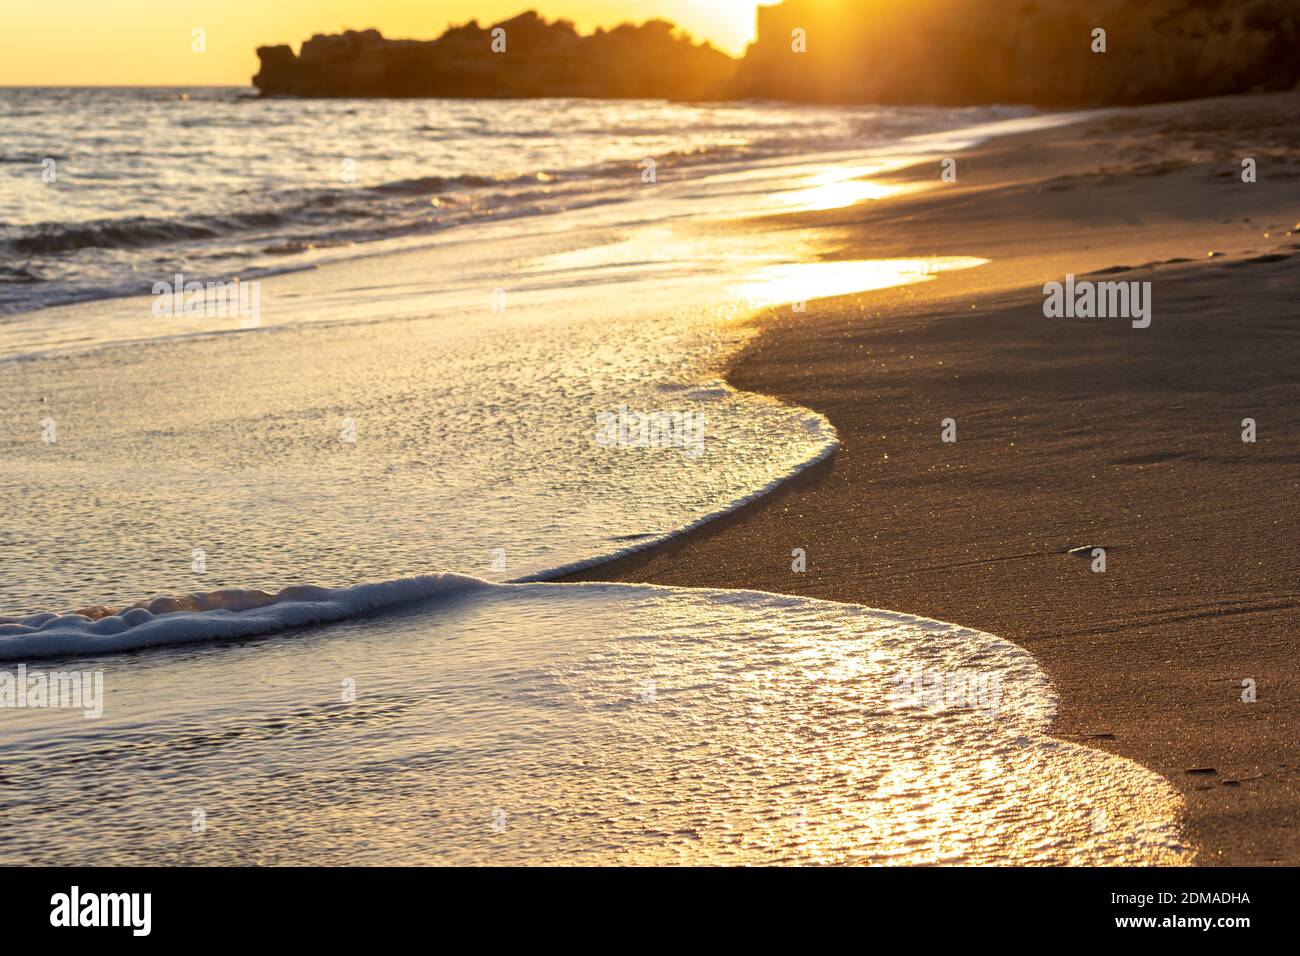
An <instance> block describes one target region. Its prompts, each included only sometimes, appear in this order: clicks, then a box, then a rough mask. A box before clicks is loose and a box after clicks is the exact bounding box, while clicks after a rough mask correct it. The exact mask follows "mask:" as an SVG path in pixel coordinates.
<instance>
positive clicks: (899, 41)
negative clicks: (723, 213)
mask: <svg viewBox="0 0 1300 956" xmlns="http://www.w3.org/2000/svg"><path fill="white" fill-rule="evenodd" d="M1098 29H1101V30H1105V52H1104V53H1103V52H1094V49H1093V47H1094V45H1095V44H1096V42H1097V41H1096V38H1095V37H1094V31H1095V30H1098ZM796 31H803V33H802V40H803V46H804V49H805V51H806V52H796V50H797V49H798V47H799V45H800V34H798V33H797V32H796ZM1298 79H1300V0H785V2H784V3H782V4H780V5H778V6H773V7H760V8H759V10H758V40H757V41H756V42H755V43H754V44H753V45H751V47H750V49H749V51H748V52H747V54H746V56H745V58H744V60H743V62H742V63H741V66H740V72H739V75H738V76H737V79H736V81H735V83H734V84H733V86H732V87H731V89H730V93H731V95H733V96H736V97H742V98H743V97H766V98H775V99H783V100H803V101H813V102H828V103H934V104H946V105H962V104H977V103H1032V104H1035V105H1040V106H1101V105H1109V104H1128V103H1145V102H1155V101H1160V100H1177V99H1192V98H1195V97H1201V96H1215V95H1220V94H1227V93H1244V92H1250V91H1255V90H1278V89H1291V88H1292V87H1294V86H1295V85H1296V82H1297V80H1298Z"/></svg>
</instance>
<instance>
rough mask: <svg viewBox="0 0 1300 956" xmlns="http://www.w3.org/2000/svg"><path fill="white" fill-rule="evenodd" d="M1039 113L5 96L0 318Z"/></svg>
mask: <svg viewBox="0 0 1300 956" xmlns="http://www.w3.org/2000/svg"><path fill="white" fill-rule="evenodd" d="M1025 113H1026V111H1024V110H1011V109H953V110H932V109H889V110H880V109H869V108H844V109H827V108H816V107H798V106H780V105H774V104H723V105H687V104H672V103H666V102H662V101H628V102H603V101H595V100H549V101H545V104H544V105H540V106H539V103H538V101H529V100H522V101H521V100H490V101H483V100H391V101H374V100H305V101H303V100H280V99H260V98H258V97H256V96H255V95H254V94H253V93H252V92H251V91H250V90H248V89H239V88H208V89H158V88H149V89H132V88H99V89H85V88H79V89H39V88H33V89H24V88H18V89H0V115H3V116H4V118H5V123H4V127H3V129H2V130H0V315H4V314H5V313H8V312H16V311H24V310H28V309H32V308H37V307H40V306H44V305H51V304H58V303H64V302H73V301H78V300H85V299H96V298H102V297H104V296H108V295H122V294H131V293H135V294H141V293H144V292H148V291H149V290H150V288H151V285H152V282H153V281H155V276H156V275H159V274H161V275H169V274H170V273H172V272H176V271H182V272H185V273H187V274H189V275H191V276H192V277H193V278H195V279H200V280H204V281H207V280H225V279H228V278H231V277H233V276H235V275H242V276H245V277H247V276H252V275H261V274H266V273H268V272H272V271H280V270H284V269H292V268H301V267H303V266H304V265H306V264H309V263H312V262H317V261H320V260H321V259H322V258H328V257H330V256H331V255H337V254H339V253H340V252H342V253H344V254H347V253H349V252H351V251H355V250H354V247H355V246H356V245H357V244H358V243H366V242H374V241H376V240H381V239H391V238H395V237H410V236H421V235H428V234H430V233H433V232H438V231H441V230H445V229H449V228H452V227H454V226H456V225H460V224H463V223H466V222H475V221H481V220H484V219H501V218H509V217H516V216H534V215H539V214H545V213H546V212H551V211H555V210H559V209H574V208H581V207H583V206H588V205H598V204H603V203H606V202H610V201H617V198H618V193H619V191H620V190H621V188H622V184H623V183H625V182H626V181H627V176H628V173H629V171H630V172H631V173H632V174H634V175H637V176H639V175H640V169H639V164H640V163H641V162H643V161H644V160H646V159H654V160H656V163H657V174H658V175H659V176H661V177H662V178H665V179H673V178H680V177H684V176H688V175H690V174H691V173H690V171H691V170H693V169H695V168H696V167H697V166H701V165H703V166H709V165H712V164H716V163H718V162H723V161H727V160H742V161H746V162H751V161H754V160H759V159H763V158H768V157H777V156H789V155H797V154H800V153H808V152H815V151H819V150H829V149H836V148H843V147H849V146H853V147H856V146H860V145H863V144H879V143H883V142H888V141H890V140H896V139H897V138H899V137H901V136H905V135H909V134H913V133H920V132H932V131H934V130H937V129H945V128H946V129H954V128H958V127H963V126H969V125H971V124H973V123H977V122H983V121H986V120H989V119H996V118H1007V117H1014V116H1020V115H1024V114H1025Z"/></svg>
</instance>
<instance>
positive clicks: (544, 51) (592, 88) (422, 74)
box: [253, 12, 736, 99]
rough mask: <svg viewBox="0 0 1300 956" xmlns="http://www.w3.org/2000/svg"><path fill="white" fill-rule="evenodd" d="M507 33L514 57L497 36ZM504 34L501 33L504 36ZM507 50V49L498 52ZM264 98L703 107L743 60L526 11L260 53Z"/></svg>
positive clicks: (646, 28) (649, 33)
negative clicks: (574, 100) (640, 101)
mask: <svg viewBox="0 0 1300 956" xmlns="http://www.w3.org/2000/svg"><path fill="white" fill-rule="evenodd" d="M497 29H501V30H504V31H505V32H504V43H505V50H504V52H494V49H493V40H494V36H493V31H494V30H497ZM498 36H500V35H498ZM499 46H500V43H499V42H498V47H499ZM257 55H258V57H259V58H260V59H261V61H262V66H261V69H260V70H259V71H258V73H257V75H256V76H255V77H253V83H254V84H255V85H256V86H257V88H258V89H259V90H261V91H262V93H263V95H267V96H274V95H291V96H440V97H538V96H585V97H602V98H650V99H698V98H709V97H716V96H718V95H720V93H721V92H722V90H723V84H724V83H725V82H726V81H727V80H729V79H730V78H731V77H732V75H733V74H734V72H735V68H736V61H735V60H733V59H732V58H731V57H729V56H727V55H726V54H724V53H721V52H719V51H718V50H716V49H714V48H713V47H711V46H709V45H708V44H695V43H693V42H692V41H691V40H690V39H689V38H687V37H684V36H680V35H679V34H677V32H676V30H675V28H674V27H673V25H672V24H670V23H667V22H666V21H663V20H651V21H649V22H647V23H644V24H642V25H641V26H632V25H630V24H624V25H623V26H620V27H616V28H614V29H613V30H597V31H596V32H595V33H593V34H591V35H589V36H580V35H579V34H578V32H577V31H576V30H575V29H574V27H573V24H571V23H569V22H568V21H564V20H559V21H555V22H547V21H546V20H543V19H542V18H541V17H539V16H538V15H537V14H536V13H532V12H529V13H523V14H520V15H519V16H517V17H514V18H512V19H510V20H505V21H503V22H501V23H498V24H495V25H494V26H489V27H480V26H479V25H478V23H477V22H470V23H467V24H465V25H464V26H459V27H452V28H451V29H449V30H447V32H446V33H444V34H443V35H442V36H441V37H439V38H438V39H436V40H428V41H422V40H386V39H384V37H383V36H382V35H381V34H380V33H379V31H377V30H363V31H360V32H357V31H351V30H349V31H348V32H346V33H343V34H341V35H330V36H327V35H324V34H317V35H316V36H313V37H312V38H311V39H310V40H308V41H307V42H306V43H304V44H303V45H302V50H301V52H300V53H299V54H298V55H297V56H295V55H294V53H293V50H292V49H291V48H289V47H288V46H283V45H281V46H270V47H259V48H258V51H257Z"/></svg>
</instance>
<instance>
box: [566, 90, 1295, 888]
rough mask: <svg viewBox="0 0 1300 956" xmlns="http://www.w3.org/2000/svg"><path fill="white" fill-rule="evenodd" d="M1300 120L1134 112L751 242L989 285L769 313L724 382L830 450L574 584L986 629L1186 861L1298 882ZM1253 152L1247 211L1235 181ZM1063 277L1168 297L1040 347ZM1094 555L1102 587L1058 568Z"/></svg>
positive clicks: (776, 225)
mask: <svg viewBox="0 0 1300 956" xmlns="http://www.w3.org/2000/svg"><path fill="white" fill-rule="evenodd" d="M1298 105H1300V96H1296V95H1295V94H1276V95H1268V96H1255V97H1228V98H1223V99H1217V100H1204V101H1197V102H1195V103H1185V104H1172V105H1162V106H1154V107H1143V108H1137V109H1131V110H1126V111H1122V112H1119V113H1117V114H1115V115H1109V116H1104V117H1100V118H1096V119H1091V120H1084V121H1082V122H1080V123H1078V124H1076V125H1072V126H1067V127H1063V128H1058V129H1053V130H1045V131H1039V132H1031V133H1025V134H1016V135H1013V136H1008V137H1005V138H998V139H995V140H992V141H990V142H987V143H985V144H984V145H982V146H980V147H977V148H975V149H973V150H970V151H968V152H965V153H962V154H959V155H958V157H957V158H958V170H959V175H958V181H957V182H956V183H952V184H945V185H943V186H942V187H939V186H938V185H937V184H936V183H935V182H934V181H935V180H937V179H938V171H937V170H930V169H921V168H913V169H911V170H908V171H904V172H903V173H901V174H897V175H895V176H893V177H882V179H883V180H884V181H887V182H899V183H903V182H922V183H927V184H928V185H930V187H931V188H927V189H924V190H922V191H919V192H915V193H903V194H902V195H899V196H895V197H894V198H889V199H885V200H883V201H880V202H874V203H873V202H868V203H861V204H858V205H854V206H849V207H846V208H842V209H834V210H824V211H820V212H811V213H799V214H794V215H787V216H783V217H780V218H770V219H767V220H764V221H762V222H759V223H754V224H753V225H754V226H756V227H758V228H765V229H768V230H776V231H779V230H799V231H803V230H825V231H827V232H826V235H830V236H833V237H835V239H836V240H837V245H838V246H839V248H840V249H841V250H842V251H841V252H840V253H837V254H836V255H834V256H831V257H828V258H832V259H834V258H843V259H860V258H887V257H896V256H921V255H925V256H930V255H970V256H979V257H982V258H987V259H989V260H991V261H990V263H989V264H988V265H986V266H983V267H981V268H978V269H972V270H967V271H965V272H960V273H950V274H945V275H943V276H940V277H938V278H937V279H936V280H935V281H933V282H929V283H925V284H922V285H913V286H905V287H900V288H895V289H889V290H884V291H880V292H874V293H865V294H858V295H849V296H842V297H838V298H834V299H821V300H814V301H811V302H809V304H808V308H807V312H806V313H802V314H794V313H791V312H790V310H788V309H781V310H775V311H769V312H768V313H766V314H765V315H763V316H761V317H760V318H759V319H757V320H756V321H758V322H759V323H760V325H759V329H760V330H759V334H758V335H757V336H756V337H755V338H754V339H753V340H752V341H751V342H750V344H749V345H748V346H747V347H746V348H745V349H744V350H743V351H742V352H741V353H740V354H739V355H738V356H736V357H734V359H733V361H732V362H731V365H730V367H729V368H728V369H727V371H726V378H727V381H728V382H729V383H730V384H731V385H733V386H734V387H736V388H738V389H742V390H746V391H753V392H760V393H763V394H766V395H770V396H774V397H776V398H778V399H781V400H783V401H786V402H789V403H791V404H795V405H799V406H802V407H806V408H810V409H812V410H814V411H817V412H819V413H821V414H824V415H826V416H827V417H828V418H829V419H830V420H831V422H832V424H833V425H834V426H835V428H836V430H837V431H838V433H839V435H840V440H841V445H840V448H839V450H838V451H837V452H836V453H835V455H834V456H832V457H831V458H830V459H829V460H826V461H823V462H822V463H820V464H817V465H814V466H812V467H811V468H809V469H807V470H806V471H804V472H802V473H801V474H799V475H798V476H796V477H795V478H794V479H792V480H791V481H790V482H788V483H787V484H785V485H783V486H782V487H780V488H778V489H777V490H776V491H774V492H773V493H772V494H771V495H769V496H766V497H764V498H762V499H759V500H758V501H756V502H752V503H750V504H748V505H746V506H744V507H742V508H740V509H738V510H736V511H734V512H731V513H730V514H727V515H725V516H723V517H721V518H719V519H717V520H715V521H713V522H710V523H708V524H706V525H704V526H702V527H700V528H697V529H695V530H694V531H691V532H688V533H686V534H684V535H681V536H678V537H675V538H673V539H670V540H669V541H667V542H665V543H663V544H660V545H658V546H656V547H654V548H651V549H648V550H646V551H641V552H638V553H636V554H633V555H630V556H627V557H624V558H619V559H616V560H614V561H612V562H609V563H607V564H603V565H600V566H598V567H595V568H592V569H590V570H587V571H583V572H578V573H576V574H572V575H568V576H566V577H565V578H562V579H561V580H568V581H576V580H610V581H635V582H638V583H649V584H666V585H677V586H685V587H720V588H747V589H758V590H766V591H772V592H776V593H787V594H794V595H799V596H807V597H820V598H826V599H830V600H838V601H847V602H851V603H855V604H862V605H866V606H868V607H877V608H889V609H891V610H895V611H899V612H902V613H908V614H917V615H921V616H924V617H929V618H934V619H938V620H944V621H952V622H954V623H957V624H960V625H963V626H966V627H970V628H974V629H976V630H981V631H987V632H991V633H993V634H996V635H997V636H999V637H1002V638H1004V639H1007V640H1009V641H1012V642H1014V643H1016V644H1018V645H1020V646H1021V647H1024V648H1026V649H1027V650H1029V651H1030V652H1031V653H1032V654H1033V655H1034V657H1035V658H1036V659H1037V661H1038V662H1039V664H1040V666H1041V667H1042V668H1043V670H1044V671H1045V672H1046V673H1047V675H1048V677H1049V678H1050V680H1051V681H1052V684H1053V686H1054V688H1055V689H1056V692H1057V694H1058V697H1059V699H1060V707H1059V710H1058V713H1057V716H1056V720H1055V723H1054V725H1053V729H1052V733H1053V735H1054V736H1056V737H1058V738H1059V739H1062V740H1067V741H1071V742H1074V743H1084V744H1086V745H1088V746H1091V747H1094V748H1097V749H1102V750H1106V751H1109V752H1112V753H1116V754H1119V755H1121V756H1125V757H1128V758H1130V759H1133V760H1135V761H1137V762H1138V763H1140V764H1142V765H1143V766H1146V767H1148V768H1150V769H1152V770H1154V771H1156V772H1158V773H1160V774H1161V775H1163V776H1164V777H1165V778H1166V779H1167V780H1168V781H1169V782H1170V783H1171V784H1172V785H1173V786H1174V787H1175V788H1176V789H1178V790H1179V791H1180V792H1181V793H1182V795H1183V797H1184V799H1185V801H1186V811H1185V819H1184V821H1183V823H1184V829H1185V832H1186V835H1187V837H1188V839H1189V841H1190V842H1191V843H1192V845H1193V846H1194V848H1195V849H1196V850H1197V857H1196V862H1197V863H1199V864H1202V865H1215V864H1218V865H1267V864H1296V863H1297V862H1300V758H1298V756H1297V752H1296V750H1297V748H1296V744H1295V741H1296V740H1297V739H1300V704H1298V703H1297V702H1298V701H1300V662H1297V658H1296V654H1295V651H1296V639H1295V637H1294V633H1295V624H1296V622H1297V620H1300V594H1297V593H1296V590H1295V587H1294V582H1293V580H1292V578H1291V575H1292V573H1293V571H1294V569H1295V568H1296V567H1300V543H1298V541H1300V539H1298V538H1297V535H1296V534H1295V521H1294V518H1293V517H1292V516H1291V515H1288V514H1286V513H1285V512H1284V511H1283V510H1282V509H1281V508H1279V505H1280V504H1282V503H1283V502H1284V501H1286V500H1287V498H1288V497H1290V496H1291V495H1294V493H1295V490H1296V489H1297V487H1300V468H1297V467H1296V466H1297V464H1300V455H1297V454H1295V453H1293V452H1291V451H1290V450H1289V449H1290V448H1291V447H1292V446H1293V445H1294V440H1295V437H1296V436H1297V435H1300V411H1298V409H1300V401H1297V399H1300V379H1298V378H1296V377H1295V376H1293V375H1291V374H1290V373H1289V372H1288V371H1287V370H1288V369H1289V368H1291V367H1293V366H1294V365H1295V364H1296V361H1295V360H1296V359H1297V358H1300V340H1297V339H1296V337H1295V335H1294V334H1293V331H1292V329H1291V328H1290V327H1289V326H1290V325H1291V324H1293V323H1294V321H1295V301H1296V299H1295V291H1296V289H1297V288H1300V251H1298V250H1300V228H1297V227H1300V222H1297V220H1300V202H1297V200H1296V195H1297V192H1298V190H1297V188H1296V187H1297V185H1298V184H1300V133H1297V132H1296V131H1295V130H1293V129H1291V128H1289V126H1288V118H1289V117H1293V116H1294V115H1295V110H1296V108H1297V106H1298ZM1243 151H1248V152H1245V153H1244V154H1245V155H1252V156H1256V157H1257V162H1258V165H1259V168H1260V170H1259V180H1258V182H1255V183H1249V184H1247V183H1242V182H1240V181H1239V177H1238V174H1237V171H1236V170H1237V169H1239V161H1240V156H1241V155H1243ZM1265 234H1267V235H1265ZM1209 253H1216V255H1214V256H1210V255H1209ZM1067 274H1073V275H1075V276H1076V277H1078V278H1085V277H1088V278H1092V279H1095V280H1098V281H1101V280H1106V281H1149V282H1151V283H1152V286H1151V288H1152V290H1153V296H1154V303H1155V304H1154V320H1153V323H1152V325H1151V327H1149V328H1145V329H1135V328H1132V327H1130V323H1129V322H1128V321H1118V320H1098V319H1092V320H1089V319H1047V318H1044V315H1043V311H1042V306H1043V295H1042V291H1041V290H1042V285H1043V283H1045V282H1048V281H1063V280H1064V279H1065V276H1066V275H1067ZM1247 417H1250V418H1254V419H1255V420H1256V421H1257V422H1258V429H1259V434H1258V438H1257V441H1256V442H1255V443H1250V444H1248V443H1245V442H1243V441H1242V440H1241V434H1240V433H1241V431H1242V426H1241V424H1240V423H1241V422H1242V420H1243V419H1244V418H1247ZM946 418H952V419H954V420H955V421H956V423H957V429H958V433H957V438H958V440H957V441H956V442H954V443H944V442H942V441H941V440H940V428H941V424H940V423H941V421H943V420H944V419H946ZM1288 492H1289V493H1290V494H1288ZM1095 546H1101V547H1105V548H1106V549H1107V560H1108V566H1107V568H1106V573H1104V574H1099V573H1092V571H1091V568H1090V564H1089V562H1088V561H1087V560H1083V559H1080V558H1079V557H1076V556H1073V555H1070V554H1068V553H1066V552H1068V551H1069V550H1070V549H1072V548H1079V547H1088V548H1091V547H1095ZM797 547H802V548H804V549H805V550H806V552H807V562H808V567H807V571H806V572H803V573H798V572H794V571H792V569H791V560H790V554H791V550H792V549H793V548H797ZM1245 681H1250V682H1253V683H1252V684H1251V687H1252V688H1253V689H1254V691H1255V693H1256V695H1257V696H1256V699H1255V700H1253V701H1251V702H1247V701H1245V700H1244V699H1243V697H1244V696H1246V695H1247V693H1248V691H1247V690H1244V689H1243V682H1245Z"/></svg>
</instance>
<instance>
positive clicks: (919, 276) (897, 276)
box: [735, 256, 989, 308]
mask: <svg viewBox="0 0 1300 956" xmlns="http://www.w3.org/2000/svg"><path fill="white" fill-rule="evenodd" d="M988 261H989V260H988V259H980V258H977V257H975V256H932V257H929V258H923V259H859V260H853V261H848V262H789V263H782V264H779V265H770V266H764V267H763V268H761V269H759V270H758V271H756V272H754V273H753V274H752V275H751V276H750V277H749V278H748V279H747V280H746V281H744V282H742V283H741V284H740V285H738V286H736V287H735V292H736V294H737V295H738V296H739V297H740V298H742V299H744V300H745V301H747V302H748V303H750V304H751V305H752V306H754V307H756V308H761V307H764V306H771V305H782V304H784V303H787V302H804V301H807V300H808V299H821V298H829V297H831V296H836V295H849V294H850V293H854V292H873V291H875V290H877V289H888V288H892V287H894V286H900V285H912V284H914V283H917V282H931V281H933V280H934V278H935V277H936V276H937V275H938V274H939V273H941V272H953V271H956V270H958V269H973V268H974V267H976V266H982V265H985V264H986V263H988Z"/></svg>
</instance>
